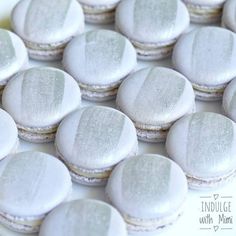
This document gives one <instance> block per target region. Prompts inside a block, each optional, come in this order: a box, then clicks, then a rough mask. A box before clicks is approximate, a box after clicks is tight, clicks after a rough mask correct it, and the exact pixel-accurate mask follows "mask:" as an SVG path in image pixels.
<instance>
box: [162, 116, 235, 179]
mask: <svg viewBox="0 0 236 236" xmlns="http://www.w3.org/2000/svg"><path fill="white" fill-rule="evenodd" d="M235 132H236V125H235V123H234V122H233V121H231V120H230V119H228V118H227V117H225V116H223V115H220V114H216V113H210V112H199V113H195V114H193V115H189V116H185V117H183V118H181V119H180V120H178V121H177V122H176V123H175V124H174V125H173V126H172V127H171V129H170V131H169V133H168V135H167V140H166V149H167V152H168V154H169V156H170V157H171V158H172V159H173V160H174V161H175V162H177V163H178V164H179V165H180V166H181V167H182V168H183V170H184V172H185V173H186V174H187V175H188V176H189V177H195V178H199V179H203V180H207V179H214V178H219V177H221V176H224V175H226V174H228V173H230V172H231V171H233V170H235V169H236V159H235V153H236V137H235Z"/></svg>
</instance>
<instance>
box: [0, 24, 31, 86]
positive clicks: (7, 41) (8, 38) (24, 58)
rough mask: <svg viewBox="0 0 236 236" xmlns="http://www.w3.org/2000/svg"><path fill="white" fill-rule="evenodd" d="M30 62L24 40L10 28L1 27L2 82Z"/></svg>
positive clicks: (0, 61)
mask: <svg viewBox="0 0 236 236" xmlns="http://www.w3.org/2000/svg"><path fill="white" fill-rule="evenodd" d="M27 63H28V54H27V50H26V48H25V45H24V43H23V42H22V40H21V39H20V38H19V37H18V36H17V35H15V34H14V33H11V32H10V31H8V30H4V29H0V71H1V73H0V84H1V82H2V81H3V80H5V79H8V78H9V77H11V76H12V75H14V74H15V73H17V72H18V71H19V70H20V69H22V67H24V66H25V65H26V64H27Z"/></svg>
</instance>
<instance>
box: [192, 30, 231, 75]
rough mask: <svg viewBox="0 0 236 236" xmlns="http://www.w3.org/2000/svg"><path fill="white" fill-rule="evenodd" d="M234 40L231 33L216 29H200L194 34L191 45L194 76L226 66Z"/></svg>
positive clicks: (228, 62)
mask: <svg viewBox="0 0 236 236" xmlns="http://www.w3.org/2000/svg"><path fill="white" fill-rule="evenodd" d="M234 41H235V40H234V36H233V34H231V33H228V34H222V33H219V32H218V30H217V31H214V30H211V31H209V29H207V28H202V29H200V30H199V31H198V32H197V33H196V34H195V37H194V40H193V46H192V56H191V58H192V61H191V67H192V73H193V74H195V77H196V76H197V75H199V76H200V74H203V75H202V76H205V74H208V72H209V73H211V71H215V70H217V69H218V70H220V71H221V70H222V68H228V67H229V65H230V63H231V60H232V52H233V48H234ZM206 62H208V63H206ZM203 72H204V73H203Z"/></svg>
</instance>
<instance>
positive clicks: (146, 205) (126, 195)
mask: <svg viewBox="0 0 236 236" xmlns="http://www.w3.org/2000/svg"><path fill="white" fill-rule="evenodd" d="M106 192H107V194H108V197H109V198H110V200H111V202H112V204H113V205H114V206H115V207H116V208H117V209H118V210H119V211H120V212H121V213H122V214H123V215H129V216H131V217H135V218H138V219H141V220H142V219H143V220H148V219H159V218H162V217H165V216H169V215H172V214H173V213H175V212H176V211H177V209H178V210H179V208H181V206H182V204H183V203H184V201H185V198H186V195H187V180H186V177H185V175H184V173H183V171H182V170H181V169H180V167H179V166H178V165H177V164H175V163H174V162H172V161H171V160H170V159H168V158H165V157H163V156H160V155H154V154H144V155H140V156H136V157H131V158H129V159H127V160H125V161H123V162H121V163H120V164H119V165H118V166H116V167H115V169H114V170H113V172H112V174H111V176H110V178H109V180H108V184H107V187H106Z"/></svg>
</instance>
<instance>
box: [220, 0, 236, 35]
mask: <svg viewBox="0 0 236 236" xmlns="http://www.w3.org/2000/svg"><path fill="white" fill-rule="evenodd" d="M235 15H236V1H234V0H228V1H226V3H225V5H224V10H223V16H222V24H223V25H224V26H225V27H226V28H228V29H230V30H232V31H234V32H236V20H235Z"/></svg>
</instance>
